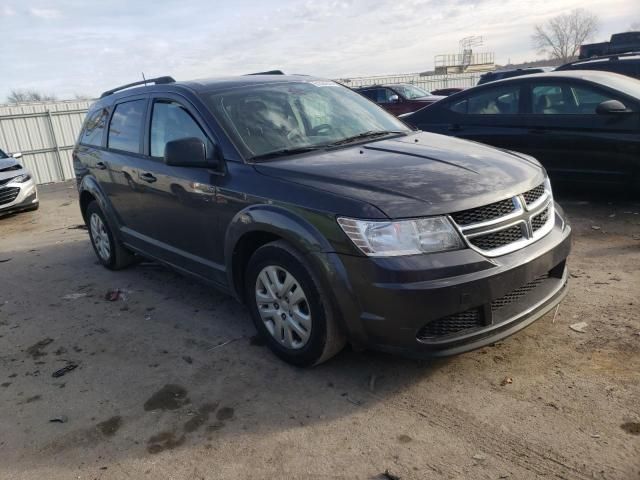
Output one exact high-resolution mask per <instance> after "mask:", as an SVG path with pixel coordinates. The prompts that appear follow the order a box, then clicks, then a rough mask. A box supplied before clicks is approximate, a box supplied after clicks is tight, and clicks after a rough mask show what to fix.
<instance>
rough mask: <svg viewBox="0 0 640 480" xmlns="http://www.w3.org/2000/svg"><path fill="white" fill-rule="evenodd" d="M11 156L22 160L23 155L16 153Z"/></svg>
mask: <svg viewBox="0 0 640 480" xmlns="http://www.w3.org/2000/svg"><path fill="white" fill-rule="evenodd" d="M11 156H12V157H13V158H20V157H22V153H20V152H16V153H14V154H13V155H11Z"/></svg>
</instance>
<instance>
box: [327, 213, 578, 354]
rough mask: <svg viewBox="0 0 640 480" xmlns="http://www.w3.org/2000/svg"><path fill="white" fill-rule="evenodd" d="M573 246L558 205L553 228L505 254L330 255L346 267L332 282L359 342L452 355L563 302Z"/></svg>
mask: <svg viewBox="0 0 640 480" xmlns="http://www.w3.org/2000/svg"><path fill="white" fill-rule="evenodd" d="M570 249H571V228H570V227H569V226H568V225H567V224H566V223H565V222H564V219H563V217H562V209H560V208H559V207H558V208H557V210H556V213H555V224H554V225H553V229H552V230H551V232H549V233H548V234H547V235H545V236H544V237H543V238H540V239H539V240H537V241H536V242H534V243H533V244H531V245H528V246H527V247H524V248H522V249H520V250H517V251H515V252H512V253H510V254H507V255H502V256H500V257H495V258H487V257H485V256H483V255H481V254H480V253H478V252H475V251H473V250H471V249H465V250H459V251H455V252H442V253H438V254H431V255H415V256H408V257H393V258H372V257H362V256H349V255H339V254H332V255H334V258H332V259H329V261H330V262H331V263H332V264H333V265H334V266H336V265H340V267H342V268H338V269H334V271H335V272H337V273H336V274H334V275H333V278H331V279H330V281H331V284H332V286H333V288H332V291H333V292H334V295H335V299H336V302H337V304H338V306H339V310H340V311H341V313H342V318H343V319H344V323H345V328H346V329H347V331H348V334H349V336H350V339H351V341H352V342H353V343H354V344H355V345H359V346H362V347H368V348H373V349H378V350H385V351H391V352H398V353H404V354H419V355H429V356H432V355H436V356H442V355H452V354H457V353H462V352H465V351H468V350H472V349H475V348H479V347H482V346H484V345H487V344H490V343H493V342H496V341H497V340H500V339H502V338H505V337H507V336H509V335H512V334H513V333H515V332H517V331H518V330H521V329H522V328H525V327H526V326H527V325H529V324H531V323H532V322H533V321H535V320H536V319H538V318H539V317H541V316H542V315H544V314H545V313H547V312H548V311H549V310H551V309H552V308H553V307H554V306H555V305H557V304H558V303H559V302H560V301H561V300H562V298H563V297H564V295H565V294H566V291H567V267H566V259H567V257H568V255H569V251H570ZM340 281H341V282H342V284H339V283H338V282H340Z"/></svg>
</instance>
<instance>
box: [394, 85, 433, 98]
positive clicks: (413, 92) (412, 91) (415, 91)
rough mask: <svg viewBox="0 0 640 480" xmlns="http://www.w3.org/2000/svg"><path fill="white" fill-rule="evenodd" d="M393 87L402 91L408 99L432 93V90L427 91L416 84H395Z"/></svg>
mask: <svg viewBox="0 0 640 480" xmlns="http://www.w3.org/2000/svg"><path fill="white" fill-rule="evenodd" d="M393 89H394V90H397V91H398V92H400V93H401V94H402V96H403V97H404V98H406V99H408V100H412V99H414V98H420V97H426V96H428V95H431V92H427V91H426V90H424V89H423V88H420V87H416V86H415V85H394V86H393Z"/></svg>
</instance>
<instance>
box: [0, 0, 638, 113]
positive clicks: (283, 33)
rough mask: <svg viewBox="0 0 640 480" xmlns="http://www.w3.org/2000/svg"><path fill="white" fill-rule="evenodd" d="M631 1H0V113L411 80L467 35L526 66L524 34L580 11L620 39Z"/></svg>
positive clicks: (633, 10) (502, 59) (528, 53)
mask: <svg viewBox="0 0 640 480" xmlns="http://www.w3.org/2000/svg"><path fill="white" fill-rule="evenodd" d="M637 2H638V0H538V1H537V2H527V1H524V0H402V1H398V0H323V1H318V0H269V2H265V1H264V0H235V1H234V2H231V3H229V2H227V3H221V4H220V5H218V6H217V7H216V8H215V9H212V8H211V2H210V0H190V1H188V2H185V1H184V0H163V1H162V2H158V1H157V0H155V1H154V0H137V1H136V2H132V1H130V0H110V1H109V2H108V6H106V7H105V5H102V4H99V3H96V2H86V1H82V0H55V1H53V0H0V3H1V4H2V5H7V6H8V7H4V8H3V7H2V6H0V17H2V15H3V14H4V15H6V12H9V11H10V12H12V15H13V16H12V17H11V21H5V22H4V23H3V42H2V43H0V45H1V46H0V51H2V54H3V62H4V64H5V65H6V64H9V65H11V68H10V69H5V70H4V71H3V74H2V75H0V102H1V101H2V99H3V98H4V97H5V95H6V94H7V93H8V92H9V91H10V90H11V89H14V88H34V89H37V90H41V91H46V92H53V93H55V94H56V95H57V96H58V97H61V98H64V97H65V96H72V95H73V94H74V93H76V92H78V93H84V94H88V95H97V94H99V93H100V92H101V91H103V90H107V89H109V88H111V87H113V86H114V85H120V84H124V83H128V82H131V81H133V80H137V79H139V78H140V76H141V72H144V74H145V75H146V76H147V77H152V76H160V75H172V76H174V78H177V79H178V80H189V79H194V78H206V77H216V76H224V75H236V74H242V73H247V72H252V71H263V70H270V69H273V68H281V69H283V70H284V71H285V72H290V73H308V74H313V75H318V76H323V77H329V78H345V77H350V76H364V75H377V74H380V75H388V74H397V73H410V72H423V71H426V70H429V69H432V68H433V60H434V56H435V55H437V54H446V53H456V52H457V51H458V41H459V40H460V39H461V38H462V37H465V36H469V35H482V36H483V38H484V42H485V44H484V46H482V47H479V48H478V49H477V50H478V51H494V52H495V53H496V62H498V63H501V64H505V63H507V61H508V60H509V59H510V60H511V61H513V62H520V61H526V60H533V59H535V58H536V57H537V55H536V52H535V51H534V50H533V49H532V47H531V40H530V34H531V31H532V29H533V25H534V24H536V23H542V22H544V21H546V20H547V19H548V18H550V17H552V16H554V15H557V14H559V13H563V12H564V11H567V10H571V9H572V8H576V7H577V6H583V7H584V8H587V9H589V10H591V11H593V12H595V13H596V14H598V15H599V16H600V17H601V19H602V21H603V28H602V30H601V35H599V36H598V39H596V40H604V39H606V38H607V37H608V36H609V35H610V34H611V33H614V32H618V31H623V30H626V29H627V28H629V23H630V20H629V19H630V18H635V17H636V16H637ZM496 12H499V13H498V14H497V13H496ZM35 18H39V19H41V20H40V21H34V19H35ZM194 19H198V21H197V22H194ZM43 38H46V39H47V45H46V47H47V48H46V49H43V48H42V39H43ZM2 47H4V48H2ZM25 59H28V61H27V60H25ZM51 72H55V75H51Z"/></svg>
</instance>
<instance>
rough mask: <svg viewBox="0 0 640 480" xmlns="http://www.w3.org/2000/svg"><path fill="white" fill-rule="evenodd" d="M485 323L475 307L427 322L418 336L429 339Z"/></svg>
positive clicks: (420, 338) (421, 338)
mask: <svg viewBox="0 0 640 480" xmlns="http://www.w3.org/2000/svg"><path fill="white" fill-rule="evenodd" d="M483 325H484V324H483V322H482V317H481V315H480V310H478V309H477V308H474V309H471V310H467V311H464V312H460V313H456V314H454V315H449V316H448V317H443V318H439V319H437V320H434V321H432V322H429V323H427V324H426V325H425V326H424V327H422V328H421V329H420V330H419V331H418V334H417V337H418V339H419V340H427V339H430V338H436V337H442V336H444V335H450V334H452V333H458V332H461V331H463V330H468V329H470V328H477V327H482V326H483Z"/></svg>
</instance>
